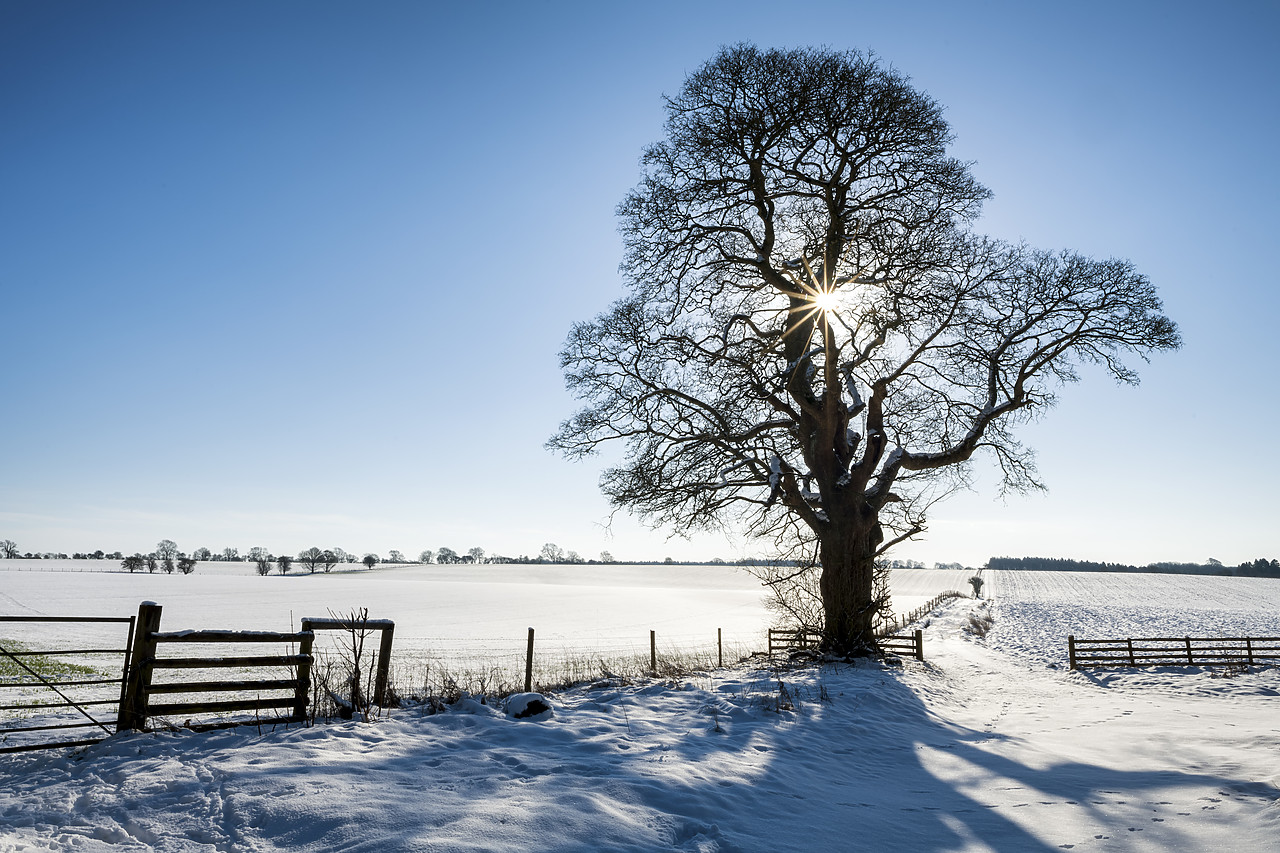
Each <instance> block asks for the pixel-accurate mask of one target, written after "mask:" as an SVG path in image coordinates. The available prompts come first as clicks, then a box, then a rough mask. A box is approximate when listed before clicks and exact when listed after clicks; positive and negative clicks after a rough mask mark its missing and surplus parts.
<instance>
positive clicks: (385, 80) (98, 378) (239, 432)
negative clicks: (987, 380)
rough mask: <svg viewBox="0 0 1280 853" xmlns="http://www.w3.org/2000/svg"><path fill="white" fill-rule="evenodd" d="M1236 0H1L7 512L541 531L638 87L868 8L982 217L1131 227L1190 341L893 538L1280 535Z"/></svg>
mask: <svg viewBox="0 0 1280 853" xmlns="http://www.w3.org/2000/svg"><path fill="white" fill-rule="evenodd" d="M1278 33H1280V6H1278V5H1277V4H1274V3H1267V2H1249V3H1244V2H1224V3H1214V4H1206V3H1187V2H1171V1H1170V0H1160V2H1114V0H1108V2H1073V3H1052V4H1051V3H1025V2H1007V3H981V2H976V3H954V2H936V3H931V2H912V3H885V2H874V3H872V2H852V1H851V0H843V2H792V3H786V4H779V3H776V2H746V1H745V0H734V1H733V2H724V3H721V2H697V3H690V2H687V0H682V2H646V3H627V4H622V3H599V2H592V3H554V2H528V0H525V1H524V2H518V3H501V2H499V3H488V4H478V3H450V4H444V3H440V4H432V3H426V2H404V3H391V2H371V3H329V2H256V1H255V2H220V3H199V4H197V3H168V2H155V3H140V2H112V3H91V2H58V3H49V2H41V1H40V0H5V2H3V3H0V538H7V539H13V540H14V541H16V542H17V543H18V545H19V546H20V548H21V549H22V550H24V551H27V550H31V551H65V552H68V553H70V552H73V551H79V550H94V549H97V548H102V549H105V550H108V551H111V550H122V551H126V552H132V551H134V550H143V551H146V550H151V549H152V548H154V546H155V543H156V542H157V541H158V540H160V539H162V538H169V539H173V540H175V541H176V542H177V543H178V545H179V547H180V548H182V549H183V550H187V551H190V550H194V549H195V548H197V547H201V546H205V547H209V548H213V549H215V550H220V549H221V548H223V547H227V546H235V547H238V548H240V550H241V551H242V552H243V551H245V550H246V549H247V548H248V547H250V546H254V545H262V546H265V547H267V548H270V549H272V550H273V551H275V552H276V553H294V552H296V551H298V550H300V549H302V548H306V547H309V546H311V545H318V546H320V547H333V546H338V547H342V548H345V549H346V550H348V551H353V552H357V553H363V552H365V551H375V552H378V553H380V554H384V555H385V554H386V552H387V551H388V550H389V549H392V548H395V549H399V550H401V551H403V552H405V553H406V554H412V555H416V554H417V553H418V551H419V550H421V549H423V548H432V549H435V548H438V547H440V546H442V545H444V546H449V547H451V548H453V549H455V550H458V551H465V550H467V549H468V548H470V547H472V546H477V545H478V546H480V547H483V548H485V549H486V550H488V551H489V552H491V553H502V554H508V555H514V554H520V553H529V554H534V553H536V552H537V551H538V550H539V549H540V548H541V546H542V544H543V543H544V542H549V541H550V542H555V543H558V544H559V545H560V546H561V547H563V548H566V549H573V550H577V551H578V552H580V553H581V554H582V555H583V556H584V557H595V556H597V555H598V554H599V552H600V551H601V550H602V549H608V550H610V551H612V552H613V554H614V555H615V556H616V557H618V558H620V559H628V558H630V559H644V558H656V559H661V558H662V557H665V556H668V555H670V556H673V557H675V558H677V559H685V558H688V559H694V558H705V557H712V556H721V557H724V558H726V559H728V558H732V557H735V556H738V555H740V554H743V553H754V552H756V550H757V546H755V545H752V544H751V543H749V542H746V543H744V541H743V540H742V539H741V538H740V537H735V536H728V537H726V536H712V537H707V538H705V539H698V540H694V541H691V542H686V541H683V540H679V539H675V540H670V541H668V540H667V538H666V534H665V533H664V532H662V531H657V532H651V531H649V530H648V529H647V528H645V527H644V526H643V525H642V524H640V523H638V522H637V521H635V520H634V519H631V518H628V517H625V516H624V517H619V518H616V519H615V520H614V523H613V526H612V529H611V530H606V529H605V524H606V521H607V517H608V513H609V510H608V507H607V505H606V504H605V502H604V500H603V499H602V498H601V497H600V496H599V493H598V491H597V488H596V480H597V477H598V475H599V472H600V469H601V468H602V467H603V465H604V464H605V460H601V461H600V462H598V463H596V462H591V463H586V464H584V463H570V462H566V461H564V460H562V459H560V458H558V457H556V456H554V455H552V454H551V453H550V452H548V451H547V450H545V449H544V448H543V442H544V441H545V440H546V439H547V438H548V436H549V435H550V434H551V432H552V431H553V430H554V429H555V427H556V426H557V424H558V423H559V422H560V421H561V420H562V419H563V418H565V417H567V416H568V415H569V414H570V413H571V412H572V411H573V409H574V406H575V404H574V401H573V400H572V399H571V398H570V397H569V396H568V394H567V393H566V392H565V391H564V388H563V383H562V378H561V375H560V372H559V368H558V364H557V354H558V352H559V348H560V345H561V343H562V341H563V340H564V337H565V335H566V333H567V331H568V328H569V326H570V324H571V323H572V322H573V321H575V320H581V319H589V318H590V317H592V316H594V315H595V314H597V313H598V312H599V311H601V310H603V309H604V308H605V307H606V306H607V305H608V304H609V303H610V302H611V301H613V300H614V299H615V298H617V297H618V296H620V295H621V293H622V288H621V280H620V278H619V276H618V274H617V264H618V262H619V260H620V257H621V246H620V241H619V239H618V236H617V233H616V222H615V219H614V208H615V206H616V205H617V203H618V202H619V201H620V200H621V198H622V196H623V194H624V193H625V192H626V190H627V189H628V188H630V187H631V186H632V185H633V184H634V183H635V182H636V180H637V178H638V176H639V166H638V158H639V155H640V152H641V149H642V147H643V146H644V145H645V144H647V143H649V142H652V141H655V140H657V139H659V138H660V137H661V134H662V126H661V125H662V120H663V111H662V101H661V95H662V94H663V93H664V92H668V93H674V92H675V91H677V89H678V88H679V86H680V84H681V81H682V80H683V78H684V76H685V74H686V73H688V72H689V71H691V70H693V69H694V68H696V67H697V66H698V65H700V64H701V63H702V62H704V61H706V60H707V59H709V58H710V57H711V56H712V55H713V54H714V53H715V51H716V49H717V47H719V46H720V45H722V44H729V43H734V42H737V41H753V42H755V43H757V44H759V45H761V46H780V47H790V46H801V45H826V46H828V47H832V48H840V49H843V48H858V49H866V48H870V49H873V50H874V51H876V52H877V53H878V54H879V55H880V56H881V57H882V58H883V59H884V60H885V61H887V62H889V63H891V64H892V65H893V66H895V67H896V68H898V69H899V70H901V71H903V72H905V73H906V74H908V75H910V76H911V78H912V79H913V80H914V82H915V84H916V85H918V86H919V87H921V88H922V89H924V90H925V91H927V92H929V93H930V94H931V95H933V96H934V97H935V98H936V99H937V100H938V101H940V102H941V103H942V104H943V105H945V106H946V108H947V115H948V118H949V120H950V121H951V123H952V126H953V129H954V132H955V135H956V143H955V147H954V151H955V152H956V154H957V155H958V156H960V157H961V158H963V159H966V160H971V161H974V163H975V165H974V167H973V170H974V172H975V174H976V175H977V177H978V178H979V180H981V181H982V182H983V183H985V184H986V185H987V186H988V187H989V188H990V189H991V190H993V191H994V193H995V197H994V199H993V200H992V201H991V202H989V203H988V205H987V207H986V215H985V216H984V218H983V219H982V221H981V222H980V223H979V225H978V228H979V230H982V231H985V232H987V233H991V234H993V235H996V236H999V237H1003V238H1007V239H1013V240H1016V239H1025V240H1026V241H1028V242H1029V243H1031V244H1034V245H1037V246H1042V247H1045V248H1054V249H1056V248H1071V249H1075V250H1079V251H1081V252H1083V253H1086V254H1089V255H1094V256H1098V257H1105V256H1122V257H1128V258H1130V259H1132V260H1133V261H1134V262H1135V263H1136V264H1137V266H1138V268H1139V269H1140V270H1142V271H1143V272H1145V273H1146V274H1147V275H1149V276H1150V277H1151V278H1152V280H1153V281H1154V282H1155V283H1156V284H1157V285H1158V287H1159V288H1160V290H1161V292H1162V295H1163V297H1164V299H1165V303H1166V309H1167V313H1168V314H1169V315H1170V316H1171V317H1173V318H1174V319H1175V320H1176V321H1177V322H1178V323H1179V324H1180V326H1181V328H1182V331H1183V335H1184V338H1185V341H1186V345H1185V347H1184V349H1183V350H1181V351H1180V352H1177V353H1174V354H1172V355H1162V356H1159V357H1158V358H1157V359H1156V360H1155V361H1154V362H1153V363H1152V364H1151V365H1149V366H1147V367H1146V369H1145V370H1143V371H1142V374H1143V379H1144V381H1143V384H1142V386H1141V387H1140V388H1137V389H1134V388H1129V387H1123V388H1117V387H1115V386H1114V385H1113V384H1112V383H1111V382H1110V380H1108V379H1106V378H1104V377H1101V376H1099V375H1087V374H1086V376H1085V378H1084V381H1083V382H1082V383H1080V384H1078V385H1075V386H1071V387H1069V388H1067V389H1066V390H1065V391H1064V393H1063V394H1062V401H1061V403H1060V405H1059V406H1058V407H1057V409H1055V410H1054V411H1052V412H1050V413H1049V415H1048V416H1047V417H1046V418H1045V419H1044V420H1043V421H1042V422H1041V423H1039V424H1037V425H1034V426H1033V427H1032V428H1030V429H1027V430H1025V431H1024V433H1023V436H1024V438H1025V440H1026V442H1027V443H1028V444H1030V445H1032V446H1034V447H1037V448H1038V449H1039V450H1040V457H1039V461H1040V468H1041V474H1042V475H1043V477H1044V478H1045V479H1046V481H1047V482H1048V484H1049V486H1050V489H1051V491H1050V492H1049V493H1048V494H1045V495H1036V496H1031V497H1027V498H1010V499H1009V500H1008V501H1006V502H1002V501H1000V500H998V499H997V497H996V495H995V491H994V489H993V488H992V483H991V481H990V478H989V477H987V478H983V477H979V479H978V482H977V489H976V491H975V492H973V493H971V494H965V495H962V496H959V497H957V498H955V499H953V500H952V501H951V502H950V503H948V504H945V505H943V506H940V507H938V508H936V509H935V512H934V515H933V524H932V526H931V529H930V531H929V533H928V534H927V536H926V537H925V538H924V539H923V540H922V541H921V542H918V543H912V544H910V545H908V546H904V547H903V548H901V549H900V550H899V552H898V555H899V556H901V557H904V558H912V559H920V560H924V561H926V562H930V563H932V562H934V561H942V562H951V561H961V562H965V563H968V564H971V565H973V564H981V563H982V562H983V561H985V560H986V558H988V557H990V556H993V555H1009V556H1023V555H1038V556H1065V557H1077V558H1081V559H1094V560H1116V561H1125V562H1136V563H1146V562H1151V561H1156V560H1187V561H1192V560H1195V561H1200V560H1204V559H1206V558H1208V557H1210V556H1212V557H1216V558H1218V559H1220V560H1222V561H1223V562H1226V563H1237V562H1240V561H1242V560H1245V559H1253V558H1254V557H1258V556H1268V557H1276V556H1280V532H1278V531H1280V518H1278V516H1280V513H1278V510H1280V500H1277V497H1276V488H1277V483H1278V482H1280V463H1278V462H1277V455H1276V453H1275V450H1274V443H1275V441H1274V439H1275V436H1276V433H1277V408H1278V402H1277V398H1278V397H1280V394H1278V392H1280V381H1278V380H1277V375H1276V371H1277V363H1278V361H1280V359H1278V358H1277V356H1278V354H1280V352H1278V347H1277V343H1276V341H1277V338H1276V331H1275V327H1276V318H1277V313H1278V311H1277V308H1278V307H1280V305H1278V303H1280V296H1278V295H1277V293H1278V291H1277V286H1276V264H1275V263H1274V259H1273V258H1274V252H1275V249H1276V245H1277V237H1276V235H1277V233H1280V213H1277V202H1276V200H1277V198H1278V197H1280V181H1278V180H1277V175H1278V174H1280V168H1278V167H1277V160H1276V156H1277V139H1280V132H1278V131H1280V126H1278V125H1280V51H1277V50H1276V39H1277V34H1278Z"/></svg>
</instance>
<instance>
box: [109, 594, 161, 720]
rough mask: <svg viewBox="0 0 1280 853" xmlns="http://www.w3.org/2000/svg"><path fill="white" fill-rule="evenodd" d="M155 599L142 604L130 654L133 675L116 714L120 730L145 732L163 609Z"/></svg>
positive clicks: (130, 668) (131, 673)
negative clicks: (155, 635) (152, 669)
mask: <svg viewBox="0 0 1280 853" xmlns="http://www.w3.org/2000/svg"><path fill="white" fill-rule="evenodd" d="M161 610H162V608H161V607H160V605H159V604H156V603H155V602H154V601H144V602H142V604H140V605H138V621H137V624H136V625H135V626H134V631H133V649H132V651H131V652H130V654H129V674H128V676H127V677H126V679H125V688H124V700H123V701H122V702H121V703H120V711H119V713H118V714H117V716H116V731H117V732H123V731H127V730H134V731H141V730H142V729H143V728H145V727H146V724H147V701H148V699H149V696H148V692H149V691H150V689H151V665H152V663H154V662H155V658H156V641H155V638H154V636H153V635H154V634H155V633H156V632H157V631H159V630H160V611H161Z"/></svg>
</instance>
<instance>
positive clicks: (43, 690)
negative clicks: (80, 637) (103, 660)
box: [0, 616, 135, 753]
mask: <svg viewBox="0 0 1280 853" xmlns="http://www.w3.org/2000/svg"><path fill="white" fill-rule="evenodd" d="M134 622H135V619H134V617H132V616H102V617H99V616H0V624H5V623H19V624H25V625H31V624H35V623H43V624H66V623H76V624H81V625H127V626H128V633H127V636H126V637H125V642H124V648H87V649H79V648H53V649H35V650H33V649H9V648H5V647H4V646H3V645H0V659H5V660H8V661H11V662H12V663H13V664H14V667H15V670H16V672H15V675H14V676H13V677H12V678H10V679H4V680H0V688H8V689H14V690H18V691H23V692H25V693H26V695H27V697H29V698H27V699H23V700H22V701H16V702H11V703H7V704H4V705H0V711H5V712H13V711H21V712H27V713H29V714H31V715H37V714H38V715H42V716H40V717H37V719H45V717H43V715H45V714H48V713H49V712H50V711H54V712H58V711H60V710H69V709H74V710H75V711H77V712H78V714H79V716H76V717H74V718H71V719H67V720H58V721H57V722H37V723H34V724H30V725H10V724H9V723H11V722H12V720H5V721H3V722H4V725H2V726H0V739H3V740H6V741H7V740H8V737H9V735H19V736H21V735H22V734H24V733H29V732H42V733H49V732H58V731H67V730H71V729H85V728H100V729H102V730H103V735H102V737H95V738H77V739H75V740H60V739H44V738H37V739H35V740H32V741H28V742H25V743H19V744H15V745H8V746H0V753H10V752H30V751H32V750H37V749H50V748H55V747H68V746H87V745H88V744H92V743H98V742H100V741H102V740H104V739H105V738H106V737H108V736H110V735H111V734H112V733H113V732H112V729H111V727H110V722H109V720H103V719H99V718H98V717H97V716H94V713H91V712H90V711H88V710H87V709H88V708H95V709H96V708H100V707H103V706H108V705H115V706H117V707H119V706H120V704H121V703H122V702H123V697H124V685H125V681H126V678H127V674H128V671H129V655H130V649H131V648H132V646H133V639H134ZM100 655H119V656H120V663H119V667H120V676H119V677H118V678H83V677H81V678H74V677H73V678H57V677H47V676H46V675H45V674H41V673H40V672H39V668H46V669H47V665H46V664H45V662H47V661H49V660H50V659H51V658H67V657H78V658H84V657H87V656H100ZM84 674H85V673H80V675H84ZM50 675H51V674H50ZM113 684H118V685H120V689H119V690H118V691H114V692H115V694H116V695H115V697H114V698H111V699H104V698H100V697H101V695H102V690H101V689H102V688H103V687H104V686H108V685H113ZM83 688H94V689H93V690H92V691H89V692H88V693H87V695H86V694H85V692H84V691H83ZM47 693H53V694H54V695H56V696H58V698H59V699H60V700H61V701H45V700H42V699H40V698H38V697H41V696H44V695H46V694H47ZM81 718H83V719H81ZM20 739H21V738H20Z"/></svg>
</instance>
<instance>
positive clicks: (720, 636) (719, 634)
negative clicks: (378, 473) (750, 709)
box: [716, 628, 1253, 668]
mask: <svg viewBox="0 0 1280 853" xmlns="http://www.w3.org/2000/svg"><path fill="white" fill-rule="evenodd" d="M716 655H717V659H718V660H719V661H720V664H719V665H720V667H722V668H723V667H724V629H723V628H717V629H716ZM1252 662H1253V661H1250V663H1252Z"/></svg>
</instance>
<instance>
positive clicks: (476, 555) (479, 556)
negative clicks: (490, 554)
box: [467, 548, 484, 563]
mask: <svg viewBox="0 0 1280 853" xmlns="http://www.w3.org/2000/svg"><path fill="white" fill-rule="evenodd" d="M467 556H469V557H470V558H471V560H472V561H473V562H476V563H483V562H484V549H483V548H472V549H471V550H470V551H468V552H467Z"/></svg>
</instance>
